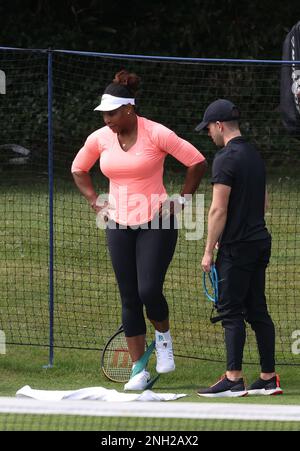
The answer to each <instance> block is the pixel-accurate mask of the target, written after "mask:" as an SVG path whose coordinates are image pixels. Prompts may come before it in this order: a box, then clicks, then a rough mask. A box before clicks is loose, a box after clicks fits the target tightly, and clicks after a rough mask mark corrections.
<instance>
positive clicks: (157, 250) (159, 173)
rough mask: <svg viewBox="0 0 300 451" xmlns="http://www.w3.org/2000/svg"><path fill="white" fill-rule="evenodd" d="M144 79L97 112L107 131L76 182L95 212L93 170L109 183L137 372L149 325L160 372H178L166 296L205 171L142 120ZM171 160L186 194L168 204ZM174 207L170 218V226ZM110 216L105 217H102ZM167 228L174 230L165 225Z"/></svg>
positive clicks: (109, 95)
mask: <svg viewBox="0 0 300 451" xmlns="http://www.w3.org/2000/svg"><path fill="white" fill-rule="evenodd" d="M139 81H140V79H139V77H137V75H135V74H131V73H128V72H127V71H124V70H123V71H121V72H119V73H117V74H116V76H115V78H114V80H113V82H112V83H110V84H109V85H108V86H107V88H106V89H105V92H104V94H103V96H102V98H101V104H100V105H99V106H98V107H97V108H95V109H96V110H98V111H102V114H103V120H104V122H105V124H106V125H105V127H102V128H100V129H99V130H96V131H95V132H94V133H92V134H91V135H90V136H89V137H88V138H87V140H86V142H85V144H84V146H83V147H82V149H81V150H80V151H79V152H78V154H77V155H76V157H75V159H74V161H73V165H72V173H73V177H74V180H75V183H76V185H77V187H78V188H79V190H80V191H81V193H82V194H83V195H84V196H85V198H86V199H87V201H88V202H89V204H90V205H91V207H92V208H93V209H94V210H95V211H96V213H99V212H101V210H102V208H103V207H99V206H98V205H97V202H96V201H97V198H98V195H97V193H96V192H95V189H94V187H93V184H92V181H91V177H90V175H89V170H90V169H91V167H92V166H93V165H94V164H95V162H96V161H97V160H99V161H100V169H101V171H102V173H103V174H104V175H105V176H106V177H107V178H108V179H109V182H110V187H109V202H108V205H106V206H105V212H106V214H107V217H108V218H109V219H108V222H107V227H106V234H107V242H108V247H109V252H110V256H111V259H112V265H113V268H114V271H115V275H116V278H117V281H118V286H119V290H120V296H121V301H122V324H123V327H124V331H125V335H126V338H127V343H128V349H129V353H130V356H131V359H132V362H133V366H134V365H135V363H136V362H137V361H138V360H139V359H140V357H141V356H142V355H143V353H144V351H145V336H146V323H145V318H144V313H143V307H144V306H145V310H146V315H147V317H148V319H149V320H150V321H151V323H152V324H153V326H154V327H155V343H156V345H155V348H156V357H157V364H156V370H157V372H158V373H167V372H169V371H173V370H174V369H175V363H174V357H173V349H172V340H171V336H170V331H169V310H168V304H167V301H166V299H165V297H164V295H163V284H164V279H165V275H166V272H167V269H168V267H169V264H170V262H171V260H172V257H173V255H174V251H175V247H176V242H177V227H176V225H177V224H176V216H175V214H176V212H178V211H180V210H181V209H182V208H183V207H184V204H185V202H186V197H185V196H186V195H191V194H193V193H194V192H195V191H196V189H197V187H198V185H199V183H200V181H201V179H202V177H203V175H204V172H205V169H206V161H205V158H204V157H203V155H202V154H201V153H200V152H199V151H198V150H197V149H196V148H195V147H194V146H193V145H192V144H190V143H189V142H187V141H185V140H184V139H181V138H179V137H178V136H177V135H176V134H175V133H174V132H173V131H171V130H169V129H168V128H166V127H165V126H163V125H161V124H158V123H156V122H152V121H150V120H148V119H146V118H143V117H140V116H138V115H137V114H136V111H135V94H136V91H137V89H138V85H139ZM168 154H171V155H172V156H173V157H175V158H176V159H177V160H179V161H180V162H181V163H183V164H184V165H185V166H187V168H188V169H187V172H186V177H185V182H184V186H183V188H182V191H181V195H180V196H178V198H177V199H176V200H175V201H172V202H169V203H168V195H167V193H166V189H165V187H164V184H163V165H164V160H165V158H166V156H167V155H168ZM167 203H168V206H169V217H168V221H166V222H165V220H164V217H165V215H164V206H165V205H166V204H167ZM103 211H104V210H103ZM166 224H167V225H166ZM149 379H150V375H149V373H148V372H147V371H146V370H143V371H141V372H140V373H138V374H137V375H136V376H134V377H133V378H131V379H130V380H129V382H128V383H127V384H125V387H124V388H125V390H143V389H144V388H145V387H146V386H147V383H148V381H149Z"/></svg>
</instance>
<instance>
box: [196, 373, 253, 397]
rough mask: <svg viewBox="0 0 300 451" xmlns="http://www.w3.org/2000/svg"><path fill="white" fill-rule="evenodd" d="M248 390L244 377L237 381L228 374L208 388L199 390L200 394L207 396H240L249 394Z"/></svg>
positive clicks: (198, 393)
mask: <svg viewBox="0 0 300 451" xmlns="http://www.w3.org/2000/svg"><path fill="white" fill-rule="evenodd" d="M247 394H248V392H247V390H246V388H245V383H244V379H242V378H241V379H239V380H237V381H231V380H229V379H228V378H227V377H226V375H225V376H222V378H221V379H220V380H219V381H218V382H217V383H216V384H214V385H212V386H211V387H209V388H206V389H203V390H202V389H200V390H198V391H197V395H198V396H203V397H205V398H238V397H241V396H247Z"/></svg>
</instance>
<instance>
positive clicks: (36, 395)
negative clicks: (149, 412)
mask: <svg viewBox="0 0 300 451" xmlns="http://www.w3.org/2000/svg"><path fill="white" fill-rule="evenodd" d="M184 396H187V395H186V394H184V393H180V394H175V393H154V392H153V391H151V390H145V391H143V392H142V393H122V392H118V391H117V390H111V389H108V388H104V387H88V388H81V389H79V390H36V389H33V388H31V387H30V386H29V385H25V386H24V387H22V388H20V390H18V391H17V393H16V397H17V398H31V399H38V400H39V401H63V400H64V399H76V400H79V399H85V400H87V399H88V400H92V401H109V402H120V401H124V402H126V401H175V400H176V399H179V398H182V397H184Z"/></svg>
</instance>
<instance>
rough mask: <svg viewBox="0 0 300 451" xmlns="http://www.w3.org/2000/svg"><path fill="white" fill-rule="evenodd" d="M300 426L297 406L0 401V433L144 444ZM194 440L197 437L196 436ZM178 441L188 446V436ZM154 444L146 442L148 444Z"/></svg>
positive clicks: (11, 399)
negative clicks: (88, 434) (97, 436)
mask: <svg viewBox="0 0 300 451" xmlns="http://www.w3.org/2000/svg"><path fill="white" fill-rule="evenodd" d="M299 426H300V408H299V406H283V405H281V406H270V405H269V406H268V405H263V404H252V405H251V404H248V405H247V406H245V405H242V404H231V403H226V404H216V403H209V404H207V403H191V402H179V403H175V404H174V403H167V404H166V403H145V402H129V403H126V402H125V403H124V402H123V403H118V402H114V403H107V402H99V401H74V400H73V401H67V400H65V401H61V402H55V401H51V402H46V401H39V402H37V401H36V400H30V399H13V398H0V430H2V431H13V430H15V431H31V430H42V431H49V430H50V431H66V430H69V431H76V430H80V431H114V432H115V433H116V434H115V435H114V436H110V437H111V438H110V440H112V439H113V437H116V436H117V433H118V432H120V431H128V432H130V431H131V432H133V431H134V432H135V434H126V435H124V437H125V436H126V437H132V438H134V437H135V436H136V437H138V438H137V439H136V440H138V439H141V438H142V437H143V436H141V435H137V434H136V432H137V431H147V434H146V435H144V437H143V440H146V439H147V437H149V438H150V437H154V436H155V434H151V433H152V432H155V431H174V432H175V431H176V432H177V433H178V432H180V431H197V432H201V431H235V430H241V431H243V430H244V431H247V430H249V431H256V430H258V431H281V430H283V431H297V430H299ZM196 436H197V435H196V434H195V435H194V437H195V438H196ZM158 437H159V438H158V440H163V439H164V440H165V441H164V442H161V443H160V445H162V444H164V445H166V444H167V441H168V440H169V441H170V440H171V439H172V438H171V436H166V435H162V434H159V436H158ZM173 437H175V435H173ZM181 437H182V440H185V443H186V444H188V443H187V442H186V437H184V436H181ZM177 439H178V434H177ZM149 440H150V439H149ZM176 443H177V442H174V443H173V445H174V444H176ZM103 444H104V443H103ZM110 444H112V443H110ZM143 444H146V443H144V442H143ZM153 444H154V443H151V442H150V441H149V442H148V445H153ZM156 444H159V443H158V442H157V443H156ZM169 444H170V443H169ZM178 444H180V443H178ZM182 444H183V443H182Z"/></svg>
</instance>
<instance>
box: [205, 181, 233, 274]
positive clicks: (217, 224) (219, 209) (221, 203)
mask: <svg viewBox="0 0 300 451" xmlns="http://www.w3.org/2000/svg"><path fill="white" fill-rule="evenodd" d="M230 192H231V187H230V186H227V185H222V184H220V183H216V184H214V188H213V199H212V203H211V206H210V210H209V213H208V230H207V240H206V247H205V253H204V256H203V259H202V268H203V271H205V272H209V271H210V268H211V265H212V263H213V252H214V248H215V245H216V243H217V242H218V239H219V238H220V236H221V234H222V232H223V230H224V227H225V224H226V220H227V209H228V202H229V196H230Z"/></svg>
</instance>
